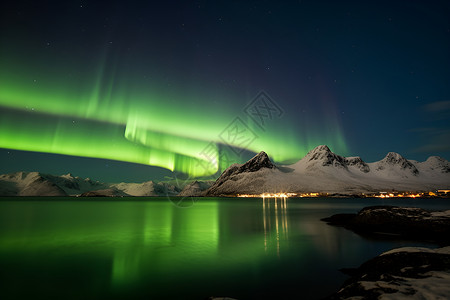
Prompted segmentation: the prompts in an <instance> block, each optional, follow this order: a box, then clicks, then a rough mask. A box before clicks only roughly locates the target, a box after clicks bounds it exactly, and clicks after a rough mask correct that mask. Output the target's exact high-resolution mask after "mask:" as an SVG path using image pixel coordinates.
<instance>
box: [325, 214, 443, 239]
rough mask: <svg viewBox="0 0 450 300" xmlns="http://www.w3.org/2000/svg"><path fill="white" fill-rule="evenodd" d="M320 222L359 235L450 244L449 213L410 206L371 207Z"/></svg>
mask: <svg viewBox="0 0 450 300" xmlns="http://www.w3.org/2000/svg"><path fill="white" fill-rule="evenodd" d="M322 221H324V222H327V223H328V224H329V225H335V226H343V227H345V228H347V229H350V230H352V231H354V232H355V233H358V234H360V235H366V236H373V237H378V238H380V237H381V238H388V237H390V238H392V237H396V238H398V237H402V238H407V239H412V240H423V241H432V242H436V243H439V244H441V245H449V244H450V211H446V212H430V211H427V210H424V209H421V208H413V207H396V206H371V207H365V208H363V209H362V210H361V211H359V212H358V214H337V215H333V216H331V217H329V218H324V219H322Z"/></svg>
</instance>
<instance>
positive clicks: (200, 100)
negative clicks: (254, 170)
mask: <svg viewBox="0 0 450 300" xmlns="http://www.w3.org/2000/svg"><path fill="white" fill-rule="evenodd" d="M0 54H2V55H5V53H0ZM18 61H19V60H17V59H16V60H11V61H7V60H6V59H0V109H1V110H0V115H1V120H0V147H2V148H8V149H17V150H26V151H37V152H48V153H58V154H65V155H74V156H85V157H95V158H105V159H113V160H120V161H127V162H133V163H139V164H146V165H154V166H159V167H163V168H166V169H169V170H172V171H179V172H183V173H187V174H189V175H191V176H194V177H199V176H209V175H213V174H215V173H217V172H218V171H223V169H224V168H226V167H228V165H229V164H230V163H233V162H242V161H240V160H242V158H240V157H235V160H234V161H231V162H230V161H226V160H224V159H223V155H222V154H223V153H224V152H226V151H228V150H224V149H226V148H228V146H232V147H236V148H245V149H247V150H250V151H253V152H259V151H262V150H263V151H266V152H267V153H268V154H269V155H270V156H271V158H272V159H273V160H274V161H276V162H279V163H293V162H295V161H297V160H298V159H300V158H301V157H302V156H303V155H304V154H305V153H306V152H307V151H308V150H310V149H311V148H313V147H315V146H317V145H318V144H323V143H327V144H328V145H330V146H331V147H332V148H334V149H335V150H339V151H340V153H345V151H346V149H345V141H344V138H343V135H342V132H341V130H340V128H339V126H337V125H335V124H338V122H337V121H336V122H333V123H334V124H332V126H330V127H329V128H325V129H323V130H317V132H316V133H314V134H311V132H314V131H315V130H314V129H312V128H309V127H307V126H306V127H307V131H305V132H303V133H299V132H298V131H296V130H295V129H294V128H293V126H292V122H290V120H289V116H288V114H286V115H285V116H283V117H282V118H280V119H277V120H271V122H269V123H268V124H267V126H265V127H264V128H260V127H258V126H257V125H255V124H254V123H252V122H253V121H252V120H251V119H250V118H247V117H246V115H245V113H244V112H243V109H244V107H245V103H239V102H238V101H234V102H233V101H231V102H230V101H228V100H227V99H224V98H222V97H221V96H220V95H214V94H213V93H211V92H210V93H207V92H205V93H203V94H201V93H193V92H186V93H184V94H183V93H182V92H181V91H177V90H170V91H168V90H167V89H166V90H164V89H162V88H160V87H159V86H158V84H157V83H156V82H155V83H151V84H149V83H148V82H146V81H143V80H142V79H137V78H135V77H136V75H134V76H129V78H128V77H127V78H125V75H124V74H121V72H118V71H117V70H116V68H115V64H111V65H112V66H110V65H107V64H106V58H104V59H100V60H99V61H100V66H99V67H97V72H94V73H93V74H92V73H87V71H86V70H81V69H77V67H75V66H66V67H67V68H71V69H70V70H71V72H70V76H69V75H67V71H63V67H62V66H61V67H55V66H52V65H51V64H50V65H49V66H47V65H45V63H43V62H42V63H39V64H38V63H35V64H34V65H33V64H30V66H24V65H23V64H24V63H23V62H22V65H19V62H18ZM41 68H42V69H41ZM80 68H81V67H80ZM36 74H40V75H39V76H37V75H36ZM58 74H61V76H58ZM236 117H239V118H240V119H239V120H243V121H244V122H245V124H246V125H247V126H248V128H250V129H251V131H247V132H246V133H245V134H243V135H242V136H240V137H237V138H236V134H238V133H239V129H237V130H234V129H233V128H234V127H233V120H236ZM302 130H304V129H302ZM323 132H326V134H324V133H323ZM308 133H309V134H308ZM246 140H248V141H249V143H246V142H243V141H246ZM221 149H222V150H221ZM228 152H229V151H228Z"/></svg>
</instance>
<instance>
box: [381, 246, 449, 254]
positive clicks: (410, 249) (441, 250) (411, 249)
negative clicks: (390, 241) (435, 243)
mask: <svg viewBox="0 0 450 300" xmlns="http://www.w3.org/2000/svg"><path fill="white" fill-rule="evenodd" d="M399 252H407V253H418V252H426V253H437V254H450V246H448V247H443V248H437V249H430V248H422V247H402V248H396V249H392V250H390V251H387V252H384V253H382V254H381V255H388V254H394V253H399ZM381 255H380V256H381Z"/></svg>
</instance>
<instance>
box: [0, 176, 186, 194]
mask: <svg viewBox="0 0 450 300" xmlns="http://www.w3.org/2000/svg"><path fill="white" fill-rule="evenodd" d="M95 191H97V193H93V194H92V195H95V194H104V195H109V196H113V195H120V196H162V195H177V194H178V193H179V190H177V189H176V188H175V187H174V186H173V185H170V184H167V183H162V182H158V183H155V182H153V181H147V182H143V183H114V184H109V183H103V182H99V181H93V180H91V179H89V178H86V179H85V178H81V177H78V176H77V177H74V176H73V175H72V174H66V175H61V176H55V175H49V174H43V173H39V172H16V173H11V174H5V175H0V196H67V195H69V196H75V195H81V194H85V193H88V192H95Z"/></svg>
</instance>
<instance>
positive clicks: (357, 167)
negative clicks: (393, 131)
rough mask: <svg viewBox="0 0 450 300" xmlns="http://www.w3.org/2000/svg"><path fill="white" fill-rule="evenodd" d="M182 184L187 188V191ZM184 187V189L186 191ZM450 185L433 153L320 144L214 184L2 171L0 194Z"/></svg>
mask: <svg viewBox="0 0 450 300" xmlns="http://www.w3.org/2000/svg"><path fill="white" fill-rule="evenodd" d="M182 188H183V189H182ZM181 189H182V190H181ZM436 189H450V163H449V162H448V161H447V160H445V159H443V158H440V157H437V156H431V157H430V158H428V159H427V160H426V161H424V162H417V161H413V160H407V159H406V158H404V157H402V156H401V155H400V154H398V153H394V152H390V153H388V154H387V155H386V157H385V158H383V159H382V160H380V161H377V162H373V163H366V162H364V161H363V160H362V159H361V158H360V157H343V156H340V155H337V154H335V153H333V152H332V151H331V150H330V149H329V148H328V147H327V146H325V145H321V146H318V147H316V148H314V149H313V150H311V151H310V152H309V153H308V154H306V156H305V157H303V158H302V159H301V160H300V161H298V162H297V163H295V164H293V165H288V166H275V165H274V164H273V163H272V162H271V161H270V159H269V156H268V155H267V154H266V153H265V152H260V153H259V154H257V155H256V156H255V157H253V158H252V159H250V160H249V161H248V162H246V163H245V164H233V165H231V166H230V167H229V168H227V169H226V170H225V171H224V172H223V173H222V175H220V177H219V178H218V179H217V180H216V181H215V182H202V181H194V182H191V183H189V184H187V185H185V186H183V187H179V186H178V185H176V184H172V183H168V182H154V181H147V182H143V183H115V184H109V183H102V182H98V181H93V180H91V179H89V178H87V179H84V178H80V177H74V176H73V175H71V174H66V175H61V176H54V175H49V174H43V173H38V172H16V173H12V174H5V175H0V196H67V195H71V196H73V195H84V196H89V195H91V196H166V195H170V196H176V195H178V196H203V195H206V196H221V195H236V194H262V193H278V192H291V193H308V192H321V193H330V194H333V193H340V194H359V193H366V192H380V191H392V190H396V191H432V190H436Z"/></svg>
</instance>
